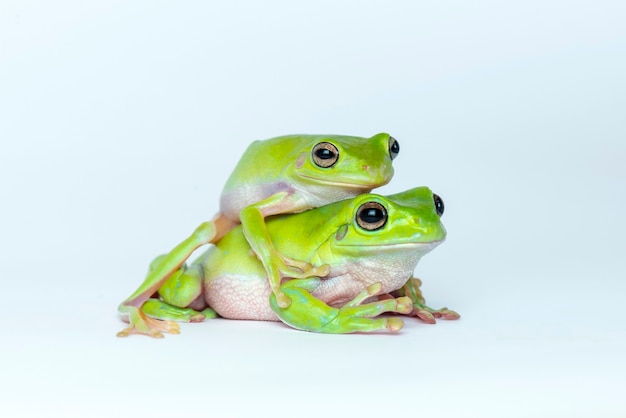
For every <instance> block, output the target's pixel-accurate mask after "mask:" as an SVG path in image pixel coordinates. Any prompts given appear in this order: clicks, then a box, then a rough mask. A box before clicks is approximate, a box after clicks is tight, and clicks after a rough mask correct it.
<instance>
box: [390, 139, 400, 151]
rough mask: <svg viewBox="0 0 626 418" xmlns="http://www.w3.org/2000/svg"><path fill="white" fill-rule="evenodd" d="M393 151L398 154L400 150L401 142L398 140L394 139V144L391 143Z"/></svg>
mask: <svg viewBox="0 0 626 418" xmlns="http://www.w3.org/2000/svg"><path fill="white" fill-rule="evenodd" d="M391 152H393V153H394V154H398V153H399V152H400V144H398V141H393V144H391Z"/></svg>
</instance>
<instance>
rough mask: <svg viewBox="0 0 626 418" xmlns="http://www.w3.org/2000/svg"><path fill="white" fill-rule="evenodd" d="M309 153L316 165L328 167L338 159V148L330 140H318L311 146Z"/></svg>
mask: <svg viewBox="0 0 626 418" xmlns="http://www.w3.org/2000/svg"><path fill="white" fill-rule="evenodd" d="M311 155H312V156H313V162H314V163H315V164H316V165H317V166H318V167H322V168H328V167H332V166H333V165H335V163H336V162H337V160H338V159H339V150H338V149H337V147H336V146H334V145H333V144H331V143H330V142H320V143H319V144H317V145H316V146H314V147H313V151H312V152H311Z"/></svg>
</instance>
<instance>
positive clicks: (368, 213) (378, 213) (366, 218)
mask: <svg viewBox="0 0 626 418" xmlns="http://www.w3.org/2000/svg"><path fill="white" fill-rule="evenodd" d="M383 216H384V214H383V211H382V210H380V209H377V208H369V209H366V210H364V211H362V212H361V214H360V217H361V220H363V222H367V223H368V224H373V223H376V222H378V221H380V220H381V219H383Z"/></svg>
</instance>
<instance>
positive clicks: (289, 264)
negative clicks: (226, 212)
mask: <svg viewBox="0 0 626 418" xmlns="http://www.w3.org/2000/svg"><path fill="white" fill-rule="evenodd" d="M290 197H291V194H290V193H289V192H286V191H284V192H279V193H276V194H274V195H272V196H270V197H269V198H267V199H265V200H262V201H260V202H258V203H255V204H254V205H250V206H248V207H246V208H245V209H243V210H242V211H241V214H240V218H241V227H242V230H243V233H244V235H245V236H246V239H247V240H248V243H249V244H250V247H252V250H253V251H254V252H255V254H256V255H257V257H258V258H259V260H260V261H261V263H262V264H263V267H264V268H265V271H266V272H267V279H268V282H269V285H270V287H271V288H272V293H273V294H274V295H275V296H276V301H277V303H278V306H280V307H281V308H286V307H288V306H289V304H290V303H291V301H290V299H289V297H287V296H286V295H285V293H284V292H283V290H282V289H281V286H280V285H281V280H282V279H283V278H285V277H289V278H294V279H303V278H307V277H323V276H326V275H328V272H329V270H330V267H329V266H328V265H322V266H319V267H315V266H312V265H311V264H309V263H307V262H305V261H302V260H294V259H292V258H289V257H287V256H285V255H284V254H281V253H280V252H279V251H278V250H276V247H274V244H273V243H272V240H271V238H270V235H269V232H268V230H267V226H266V225H265V217H266V216H269V215H272V214H277V213H288V212H291V210H290V209H291V206H292V204H293V203H292V202H291V201H290Z"/></svg>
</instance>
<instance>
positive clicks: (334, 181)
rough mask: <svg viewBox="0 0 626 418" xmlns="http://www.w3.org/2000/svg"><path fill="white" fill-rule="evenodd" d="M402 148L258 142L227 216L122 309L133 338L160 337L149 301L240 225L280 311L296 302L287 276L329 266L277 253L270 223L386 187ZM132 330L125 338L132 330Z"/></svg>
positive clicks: (241, 169) (237, 177) (334, 139)
mask: <svg viewBox="0 0 626 418" xmlns="http://www.w3.org/2000/svg"><path fill="white" fill-rule="evenodd" d="M399 151H400V146H399V144H398V142H397V141H396V140H395V139H394V138H393V137H391V136H390V135H389V134H386V133H380V134H377V135H374V136H373V137H371V138H361V137H353V136H340V135H291V136H282V137H277V138H272V139H267V140H264V141H256V142H253V143H252V144H251V145H250V146H249V147H248V149H247V150H246V151H245V153H244V154H243V156H242V157H241V160H240V161H239V163H238V165H237V166H236V168H235V169H234V171H233V173H232V174H231V176H230V178H229V179H228V181H227V182H226V185H225V187H224V189H223V191H222V196H221V200H220V210H219V212H218V213H217V215H216V216H215V217H214V218H213V219H212V220H211V221H208V222H204V223H202V224H201V225H200V226H199V227H198V228H196V230H195V231H194V232H193V233H192V234H191V236H189V237H188V238H187V239H185V240H184V241H183V242H181V243H180V244H178V245H177V246H176V247H175V248H174V249H173V250H172V251H171V252H170V253H168V254H167V255H165V256H163V257H160V258H159V259H158V260H155V262H153V263H152V268H151V270H150V272H149V274H148V276H147V277H146V279H145V281H144V282H143V284H142V285H141V286H140V287H139V288H138V289H137V290H136V291H135V292H134V293H133V294H132V295H131V296H130V297H128V299H126V300H125V301H124V302H122V304H121V305H120V306H119V308H118V311H119V312H120V313H121V314H123V315H125V316H128V317H129V318H130V329H134V331H132V332H140V333H146V334H159V333H160V332H159V330H158V329H152V327H151V325H150V323H148V322H147V321H146V320H145V318H144V317H143V316H142V315H141V313H140V308H141V306H142V305H143V303H144V302H145V301H146V300H147V299H148V298H150V296H152V295H153V294H154V293H155V292H156V291H157V290H158V289H159V288H160V287H161V286H162V285H163V283H164V281H165V280H166V279H167V278H168V277H170V276H171V275H172V274H173V273H174V272H176V271H177V270H178V269H179V267H180V266H181V265H182V264H183V263H184V262H185V261H186V260H187V258H188V257H189V256H190V255H191V253H192V252H193V251H195V250H196V249H197V248H199V247H200V246H202V245H205V244H209V243H216V242H218V241H219V240H220V239H221V238H222V237H223V236H224V235H225V234H226V233H227V232H228V231H230V230H231V229H232V228H234V227H235V226H237V225H238V224H239V223H241V231H242V233H243V234H244V235H245V237H246V240H247V241H248V243H249V244H250V246H251V248H252V250H253V251H254V253H255V254H256V255H257V257H258V258H259V259H260V261H261V264H262V266H263V267H264V268H265V270H266V273H267V280H268V281H269V284H270V288H271V289H272V292H273V293H274V294H275V295H276V298H277V303H278V305H279V306H281V307H287V306H289V303H290V299H289V298H288V297H287V296H286V295H285V293H283V292H282V290H281V288H280V283H281V280H282V279H283V278H284V277H289V278H305V277H311V276H318V277H323V276H325V275H326V274H328V269H329V267H328V265H324V264H321V265H313V264H311V263H310V262H306V261H303V260H301V259H300V257H298V256H296V257H293V256H289V255H287V254H286V253H284V252H282V251H279V250H277V249H276V247H275V245H274V244H273V241H272V238H271V237H270V235H269V233H268V231H267V228H266V223H265V218H266V217H268V216H270V215H276V214H284V213H297V212H301V211H304V210H307V209H310V208H314V207H318V206H323V205H325V204H328V203H331V202H335V201H339V200H342V199H348V198H351V197H354V196H357V195H359V194H362V193H367V192H369V191H371V190H372V189H373V188H376V187H380V186H382V185H385V184H387V183H388V182H389V181H390V180H391V177H392V176H393V166H392V160H393V159H394V158H395V157H396V156H397V155H398V152H399ZM130 329H126V330H124V331H122V332H121V333H120V335H126V334H127V333H128V332H131V331H130Z"/></svg>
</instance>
